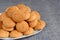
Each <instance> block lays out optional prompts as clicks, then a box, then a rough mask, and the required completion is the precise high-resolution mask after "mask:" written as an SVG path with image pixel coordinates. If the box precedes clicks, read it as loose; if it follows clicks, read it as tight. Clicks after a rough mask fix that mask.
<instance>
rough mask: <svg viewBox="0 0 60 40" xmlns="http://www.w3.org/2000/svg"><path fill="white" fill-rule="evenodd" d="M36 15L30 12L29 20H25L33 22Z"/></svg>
mask: <svg viewBox="0 0 60 40" xmlns="http://www.w3.org/2000/svg"><path fill="white" fill-rule="evenodd" d="M36 17H37V16H36V14H35V13H34V12H33V11H32V12H31V14H30V18H29V19H28V20H27V21H33V20H35V19H36Z"/></svg>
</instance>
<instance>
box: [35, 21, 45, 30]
mask: <svg viewBox="0 0 60 40" xmlns="http://www.w3.org/2000/svg"><path fill="white" fill-rule="evenodd" d="M45 26H46V23H45V21H43V20H40V21H39V22H38V24H37V25H36V26H35V29H36V30H41V29H43V28H44V27H45Z"/></svg>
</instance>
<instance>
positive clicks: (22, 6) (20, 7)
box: [17, 4, 25, 9]
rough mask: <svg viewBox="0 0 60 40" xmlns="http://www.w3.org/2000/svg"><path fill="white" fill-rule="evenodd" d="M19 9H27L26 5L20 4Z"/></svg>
mask: <svg viewBox="0 0 60 40" xmlns="http://www.w3.org/2000/svg"><path fill="white" fill-rule="evenodd" d="M17 7H18V8H19V9H22V8H24V7H25V5H24V4H18V5H17Z"/></svg>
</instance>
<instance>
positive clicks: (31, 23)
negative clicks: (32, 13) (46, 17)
mask: <svg viewBox="0 0 60 40" xmlns="http://www.w3.org/2000/svg"><path fill="white" fill-rule="evenodd" d="M37 23H38V20H34V21H30V22H29V26H30V27H32V28H34V27H35V26H36V25H37Z"/></svg>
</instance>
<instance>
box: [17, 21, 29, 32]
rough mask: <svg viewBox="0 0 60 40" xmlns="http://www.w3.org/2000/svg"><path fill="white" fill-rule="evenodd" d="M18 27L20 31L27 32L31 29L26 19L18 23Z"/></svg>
mask: <svg viewBox="0 0 60 40" xmlns="http://www.w3.org/2000/svg"><path fill="white" fill-rule="evenodd" d="M16 29H17V31H19V32H25V31H27V30H28V29H29V25H28V23H27V22H26V21H21V22H20V23H17V24H16Z"/></svg>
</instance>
